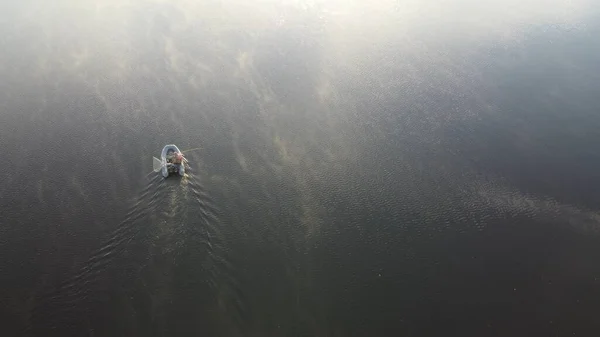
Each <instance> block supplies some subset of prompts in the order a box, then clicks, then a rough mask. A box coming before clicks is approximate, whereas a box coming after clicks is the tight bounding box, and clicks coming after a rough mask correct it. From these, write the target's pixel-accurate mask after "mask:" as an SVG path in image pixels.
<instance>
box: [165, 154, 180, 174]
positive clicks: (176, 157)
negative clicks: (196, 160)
mask: <svg viewBox="0 0 600 337" xmlns="http://www.w3.org/2000/svg"><path fill="white" fill-rule="evenodd" d="M182 164H183V154H181V153H179V152H175V151H174V150H173V149H169V150H168V151H167V168H168V169H169V172H176V171H178V170H179V166H180V165H182Z"/></svg>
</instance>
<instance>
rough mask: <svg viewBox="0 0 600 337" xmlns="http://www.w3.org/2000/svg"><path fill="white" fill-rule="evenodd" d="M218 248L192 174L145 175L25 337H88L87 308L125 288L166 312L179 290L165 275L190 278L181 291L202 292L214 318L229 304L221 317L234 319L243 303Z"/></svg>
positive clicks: (212, 216) (215, 216)
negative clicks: (74, 336) (142, 292)
mask: <svg viewBox="0 0 600 337" xmlns="http://www.w3.org/2000/svg"><path fill="white" fill-rule="evenodd" d="M224 243H225V238H224V235H223V233H222V231H221V223H220V221H219V211H218V208H217V207H216V206H215V202H214V201H213V200H212V199H211V198H210V196H209V194H208V193H207V191H206V189H204V188H203V187H202V185H201V184H200V178H199V177H198V176H196V175H195V174H194V173H193V170H191V169H188V170H187V175H186V177H182V178H168V179H163V178H162V177H161V176H160V175H159V174H153V175H151V176H150V178H149V180H148V183H147V184H146V186H145V188H144V189H143V190H142V191H141V193H140V195H139V197H138V198H137V199H136V200H135V202H134V203H133V204H132V205H131V207H130V208H129V209H128V210H127V212H126V214H125V218H124V219H123V220H122V221H121V222H120V223H119V224H118V225H117V227H116V228H115V229H114V230H113V231H112V232H111V233H110V235H109V236H108V237H107V238H106V239H105V240H104V242H103V244H102V245H101V246H100V247H99V248H98V249H96V250H95V251H94V252H93V253H92V254H91V255H90V257H89V258H88V259H87V260H86V261H85V262H84V263H83V264H82V266H81V267H80V268H78V269H77V271H76V272H75V273H74V274H73V275H71V276H70V277H69V278H68V279H67V280H66V281H64V282H62V283H61V284H60V285H59V286H57V287H55V288H54V289H53V290H52V291H50V292H48V293H45V294H43V295H42V296H40V297H39V298H38V299H37V301H36V305H35V307H34V310H33V313H32V317H31V324H30V327H29V334H30V335H40V334H41V335H46V336H48V331H55V332H56V335H65V334H69V333H72V332H73V331H75V332H80V331H89V330H90V329H92V328H93V327H90V326H88V325H90V324H91V323H86V322H89V321H90V320H92V319H90V317H94V315H97V312H98V310H99V309H96V311H94V309H93V308H99V307H102V305H103V304H104V303H106V302H107V301H108V298H107V296H106V294H107V293H110V292H111V291H112V292H115V289H123V288H124V287H125V288H127V286H125V285H124V284H125V283H126V284H129V288H131V289H133V288H139V287H142V288H144V289H146V292H147V296H150V297H151V298H152V301H153V302H157V303H159V305H158V307H161V308H163V309H162V310H166V309H164V307H168V304H160V303H168V302H169V301H170V298H172V297H173V295H174V294H173V292H177V291H178V290H177V289H178V288H181V286H180V285H179V284H173V282H184V281H182V280H179V279H175V280H174V279H173V276H172V275H174V274H176V273H180V272H181V271H182V270H183V271H184V272H185V273H186V274H189V275H190V276H189V277H190V279H189V280H185V283H186V284H194V285H195V286H198V287H201V285H202V284H205V285H207V286H208V290H205V291H209V292H210V294H208V296H209V297H208V298H211V297H212V298H214V303H215V304H214V306H215V307H216V308H215V309H214V311H218V310H219V307H220V306H221V305H220V303H222V302H223V301H226V302H230V303H233V305H231V306H229V308H230V309H229V311H228V312H227V314H228V315H232V316H234V317H235V316H239V312H241V311H242V310H243V309H242V308H243V300H242V296H241V293H240V292H239V289H240V287H239V285H238V283H237V282H236V281H235V279H234V278H233V277H232V275H234V272H233V267H232V265H231V264H230V263H229V262H228V258H227V249H226V247H225V245H224ZM169 261H170V262H169ZM121 278H124V279H121ZM137 280H142V281H141V284H142V285H140V284H137V283H136V281H137ZM131 289H130V290H131ZM130 290H125V291H130ZM138 290H139V289H138ZM119 291H121V290H119ZM222 294H227V295H226V296H225V295H222ZM232 294H233V295H232ZM223 296H225V297H226V298H224V297H223ZM190 300H191V299H190ZM99 305H100V306H99ZM210 305H213V304H202V305H200V306H201V307H202V308H204V307H205V306H210ZM231 308H233V309H231ZM104 310H106V309H104ZM143 310H154V309H150V308H144V309H143ZM232 311H233V312H232ZM102 312H103V311H101V313H102ZM163 314H164V313H150V315H151V316H152V317H153V316H154V315H159V316H162V315H163ZM34 330H35V331H34Z"/></svg>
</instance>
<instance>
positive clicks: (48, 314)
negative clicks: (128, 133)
mask: <svg viewBox="0 0 600 337" xmlns="http://www.w3.org/2000/svg"><path fill="white" fill-rule="evenodd" d="M163 184H164V181H163V179H162V178H161V177H159V176H157V175H152V176H151V177H150V178H149V181H148V183H147V184H146V186H145V188H144V189H143V190H142V191H141V194H140V196H139V197H138V198H137V200H136V201H135V202H134V203H133V205H132V206H131V207H129V209H128V211H127V213H126V214H125V219H123V220H122V221H121V222H120V223H119V224H118V225H117V227H116V229H115V230H113V231H112V232H111V234H110V235H109V237H108V238H107V239H106V240H105V242H104V244H103V245H102V246H101V247H100V248H99V249H97V250H95V251H94V252H93V253H92V254H91V256H90V257H89V258H88V259H87V261H86V262H85V263H84V264H83V265H82V266H81V267H80V268H79V270H78V271H77V272H76V273H75V275H72V276H71V277H70V278H69V279H68V280H66V281H65V282H63V283H61V284H59V285H58V286H57V287H56V288H55V289H54V290H52V291H50V292H49V293H46V294H45V295H42V296H41V297H40V298H39V299H38V301H37V303H36V306H35V307H34V309H33V312H32V317H31V323H32V324H33V325H34V328H36V329H41V330H46V329H57V328H58V327H57V326H56V325H57V324H60V323H59V322H68V321H69V318H70V317H71V316H77V315H78V314H81V312H78V311H80V310H81V309H82V305H83V303H84V302H85V301H86V300H89V298H90V295H91V293H92V292H94V291H97V285H96V284H95V283H96V281H97V279H98V277H99V276H100V275H101V274H102V273H103V272H105V271H106V269H107V268H108V267H109V266H110V265H111V263H112V262H113V261H114V260H115V259H116V258H117V257H118V256H119V255H122V253H123V252H124V251H125V249H126V248H127V244H128V243H130V242H131V241H132V240H135V239H136V237H137V236H138V235H139V234H140V232H141V231H142V230H143V229H144V225H145V221H144V220H146V219H147V217H148V214H149V213H150V212H152V209H153V208H154V207H155V205H156V204H158V203H160V202H161V194H160V193H159V192H160V189H161V186H162V185H163ZM31 329H32V326H31V324H30V327H29V331H28V332H29V334H31V333H32V331H31ZM34 335H35V334H34Z"/></svg>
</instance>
